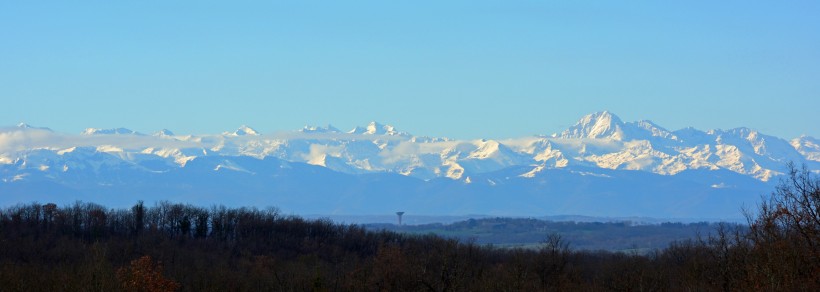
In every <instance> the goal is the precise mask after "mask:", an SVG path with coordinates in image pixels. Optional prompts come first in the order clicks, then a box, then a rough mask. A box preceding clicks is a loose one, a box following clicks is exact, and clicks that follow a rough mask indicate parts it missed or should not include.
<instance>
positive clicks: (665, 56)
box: [0, 0, 820, 138]
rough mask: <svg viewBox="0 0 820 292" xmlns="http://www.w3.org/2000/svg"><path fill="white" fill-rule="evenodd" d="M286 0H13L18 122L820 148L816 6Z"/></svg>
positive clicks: (4, 79)
mask: <svg viewBox="0 0 820 292" xmlns="http://www.w3.org/2000/svg"><path fill="white" fill-rule="evenodd" d="M125 2H128V3H125ZM268 2H273V1H3V2H0V106H2V114H0V125H13V124H16V123H19V122H26V123H29V124H32V125H35V126H46V127H50V128H52V129H55V130H58V131H61V132H69V133H77V132H80V131H81V130H82V129H84V128H86V127H97V128H112V127H128V128H131V129H134V130H137V131H141V132H146V133H151V132H153V131H156V130H159V129H161V128H169V129H171V130H173V131H175V132H177V133H182V134H185V133H194V134H196V133H199V134H202V133H218V132H222V131H226V130H232V129H235V128H236V127H238V126H239V125H241V124H247V125H250V126H252V127H254V128H256V129H257V130H259V131H261V132H276V131H283V130H295V129H298V128H301V127H302V126H303V125H305V124H311V125H325V124H328V123H332V124H333V125H335V126H337V127H339V128H342V129H344V130H346V129H348V128H352V127H353V126H355V125H364V124H366V123H367V122H368V121H371V120H376V121H380V122H383V123H389V124H393V125H394V126H396V127H397V128H398V129H399V130H403V131H408V132H411V133H414V134H419V135H430V136H448V137H453V138H480V137H486V138H507V137H519V136H525V135H532V134H551V133H553V132H557V131H560V130H562V129H563V128H565V127H567V126H570V125H571V124H573V123H574V122H575V121H576V120H577V119H578V118H579V117H580V116H582V115H584V114H587V113H591V112H595V111H600V110H610V111H612V112H614V113H616V114H618V115H619V116H620V117H621V118H622V119H623V120H625V121H634V120H640V119H649V120H653V121H655V122H656V123H658V124H660V125H662V126H665V127H667V128H669V129H670V130H675V129H679V128H682V127H686V126H694V127H696V128H699V129H703V130H707V129H712V128H723V129H728V128H733V127H738V126H748V127H751V128H755V129H758V130H760V131H762V132H764V133H768V134H772V135H776V136H781V137H784V138H793V137H796V136H797V135H800V134H808V135H811V136H814V137H820V113H818V110H819V109H820V4H818V3H820V2H817V1H713V0H712V1H589V2H586V1H554V2H548V1H321V2H320V1H289V3H280V2H276V3H268ZM291 2H297V3H291ZM328 2H331V3H328ZM545 2H546V3H545ZM582 2H583V3H582Z"/></svg>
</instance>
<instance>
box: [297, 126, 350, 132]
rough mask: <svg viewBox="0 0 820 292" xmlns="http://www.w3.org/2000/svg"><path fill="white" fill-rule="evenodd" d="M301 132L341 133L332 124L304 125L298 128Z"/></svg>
mask: <svg viewBox="0 0 820 292" xmlns="http://www.w3.org/2000/svg"><path fill="white" fill-rule="evenodd" d="M299 132H302V133H341V132H342V131H341V130H339V129H337V128H336V127H334V126H332V125H327V126H326V127H317V126H305V127H303V128H302V129H300V130H299Z"/></svg>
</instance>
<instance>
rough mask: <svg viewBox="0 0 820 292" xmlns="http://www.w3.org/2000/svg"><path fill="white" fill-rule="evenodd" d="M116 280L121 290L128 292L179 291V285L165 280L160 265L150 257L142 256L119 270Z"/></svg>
mask: <svg viewBox="0 0 820 292" xmlns="http://www.w3.org/2000/svg"><path fill="white" fill-rule="evenodd" d="M117 279H118V280H119V282H120V285H121V286H120V287H121V288H122V290H123V291H129V292H173V291H177V290H178V289H179V283H177V282H174V281H173V280H169V279H167V278H165V276H164V275H163V274H162V265H161V264H160V263H155V262H154V260H153V259H151V257H150V256H142V257H140V258H138V259H135V260H133V261H131V264H130V265H128V266H126V267H122V268H119V269H118V270H117Z"/></svg>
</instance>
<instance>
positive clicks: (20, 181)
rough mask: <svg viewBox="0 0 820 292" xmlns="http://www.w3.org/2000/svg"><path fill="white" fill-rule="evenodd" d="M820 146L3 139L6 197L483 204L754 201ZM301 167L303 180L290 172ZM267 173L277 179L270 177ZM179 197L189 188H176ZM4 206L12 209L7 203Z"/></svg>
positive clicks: (383, 132) (619, 124) (0, 182)
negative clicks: (558, 196)
mask: <svg viewBox="0 0 820 292" xmlns="http://www.w3.org/2000/svg"><path fill="white" fill-rule="evenodd" d="M818 145H820V141H818V140H817V139H815V138H812V137H806V136H803V137H799V138H795V139H793V140H791V141H787V140H784V139H781V138H778V137H773V136H769V135H765V134H762V133H759V132H757V131H755V130H752V129H748V128H737V129H730V130H709V131H701V130H697V129H693V128H686V129H681V130H677V131H669V130H667V129H665V128H663V127H661V126H659V125H657V124H655V123H653V122H651V121H637V122H624V121H622V120H621V119H620V118H619V117H618V116H616V115H615V114H613V113H610V112H606V111H604V112H599V113H593V114H590V115H587V116H584V117H582V118H581V119H580V120H579V121H578V122H577V123H576V124H575V125H573V126H572V127H570V128H568V129H567V130H565V131H563V132H561V133H560V134H553V135H551V136H545V135H542V136H533V137H522V138H515V139H508V140H485V139H479V140H451V139H447V138H431V137H424V136H414V135H411V134H408V133H406V132H400V131H398V130H396V128H395V127H393V126H390V125H384V124H380V123H377V122H371V123H369V124H368V125H367V126H364V127H356V128H354V129H353V130H351V131H349V132H343V131H340V130H339V129H337V128H335V127H333V126H330V125H328V126H327V127H314V126H305V127H304V128H303V129H301V130H298V131H292V132H288V133H277V134H269V135H263V134H260V133H258V132H257V131H255V130H254V129H252V128H250V127H247V126H242V127H240V128H239V129H237V130H236V131H233V132H225V133H222V134H219V135H176V134H174V133H173V132H171V131H169V130H165V129H163V130H161V131H159V132H157V133H155V134H154V135H142V134H139V133H137V132H135V131H132V130H128V129H125V128H118V129H108V130H102V129H94V128H89V129H87V130H86V131H84V132H83V134H82V135H68V134H60V133H55V132H53V131H51V130H48V129H47V128H36V127H31V126H28V125H20V126H17V127H7V128H0V188H6V189H14V190H17V191H19V192H25V191H26V190H33V189H37V188H39V187H34V186H46V185H47V186H52V187H55V188H57V186H60V187H70V188H77V187H80V188H82V189H93V190H94V191H95V192H97V191H100V189H99V188H101V187H103V188H104V187H105V186H109V185H117V184H118V183H123V182H130V183H134V182H133V181H132V180H137V181H138V182H139V183H138V184H140V185H144V186H146V187H150V188H159V187H160V186H162V185H166V186H169V185H174V186H176V185H177V184H176V183H174V182H173V181H174V179H177V180H179V181H188V183H187V184H185V185H187V186H188V188H190V189H197V187H196V185H197V183H196V182H198V181H199V179H198V178H197V177H199V178H203V177H207V178H209V179H210V180H213V181H214V182H216V181H222V180H223V179H228V178H230V179H237V180H238V181H235V183H237V184H239V185H243V184H246V183H247V184H251V185H253V188H252V189H254V190H257V189H258V191H264V190H265V189H266V185H268V184H267V183H265V179H270V180H273V181H276V182H277V183H280V184H281V183H283V181H282V179H283V177H289V178H290V179H291V180H294V181H296V182H298V184H301V183H304V182H306V181H316V182H318V183H327V182H321V180H316V177H311V176H312V175H319V173H321V175H322V176H327V177H333V178H332V179H330V181H336V182H338V181H339V180H353V181H357V182H361V181H362V179H361V177H366V178H372V177H374V176H376V177H386V178H389V179H388V180H387V181H397V182H405V183H406V182H412V183H410V185H413V186H414V187H412V188H410V187H408V188H409V189H414V188H415V189H418V190H426V191H425V192H427V193H436V192H439V191H441V190H438V189H436V191H431V190H432V189H434V188H435V186H437V185H439V184H444V185H446V186H448V188H451V187H453V186H458V187H454V188H456V189H455V190H454V192H468V193H469V192H472V193H476V194H485V195H486V194H489V193H495V192H497V191H498V190H499V189H502V186H505V185H506V186H507V187H505V188H509V189H507V190H508V191H510V192H512V193H516V192H521V193H530V194H532V195H533V196H535V195H536V194H538V192H539V190H540V192H541V193H544V194H547V193H551V192H553V191H554V190H557V189H562V188H566V186H557V185H554V184H556V183H560V181H561V179H559V178H560V177H563V178H564V180H565V181H564V183H566V184H573V183H593V185H586V187H582V188H580V189H572V190H571V191H568V192H569V193H567V194H565V195H572V194H574V193H573V192H576V193H575V194H576V195H580V194H581V193H584V192H587V191H589V192H591V193H595V192H604V193H612V194H624V195H627V194H629V193H630V192H631V189H629V188H630V187H634V186H629V185H624V186H621V187H624V188H625V189H609V188H611V187H613V186H612V185H611V184H610V183H608V182H610V180H609V179H610V178H614V177H620V178H624V177H629V178H630V179H635V178H640V177H643V178H647V179H651V180H652V181H646V182H643V183H645V184H646V185H648V186H651V185H654V184H656V183H658V182H661V181H662V182H663V184H666V185H670V184H677V183H680V182H682V181H688V182H692V181H696V182H698V183H693V184H694V185H697V186H699V187H700V189H699V188H698V187H687V188H684V189H685V190H688V191H692V192H699V193H710V192H716V191H717V190H720V192H722V193H726V192H731V191H732V190H733V191H735V192H737V191H740V190H748V189H747V188H746V187H744V186H742V185H739V184H738V182H739V181H742V182H743V183H745V184H749V182H753V183H751V185H752V187H750V189H752V190H757V193H754V194H753V195H754V196H755V197H756V196H759V195H760V190H759V189H755V188H759V187H761V186H765V187H767V188H768V187H770V186H771V183H770V182H773V181H776V178H777V177H778V176H780V175H782V174H784V173H785V172H786V170H787V166H786V165H787V163H788V162H794V163H796V164H798V165H800V164H803V165H806V166H807V167H809V168H810V169H812V170H815V171H817V170H820V146H818ZM264 161H276V163H273V162H271V163H273V164H271V163H267V162H264ZM263 162H264V163H263ZM294 165H298V166H299V167H297V168H298V169H300V171H299V172H289V171H288V169H290V168H293V167H294ZM270 167H276V168H277V169H278V170H277V171H276V172H273V173H272V172H271V169H270ZM319 169H321V170H322V171H321V172H317V171H318V170H319ZM311 173H313V174H311ZM716 173H720V175H714V174H716ZM270 175H274V176H275V177H276V178H275V179H274V177H270ZM552 176H555V177H552ZM251 177H252V178H253V179H250V178H251ZM397 177H403V178H406V179H409V180H405V179H396V178H397ZM217 178H219V179H217ZM591 178H595V179H591ZM259 180H261V181H259ZM626 180H628V179H626ZM157 181H161V182H162V183H156V182H157ZM249 181H252V183H251V182H249ZM365 181H367V180H365ZM377 181H381V180H380V179H378V180H377ZM225 183H230V180H229V181H226V182H225ZM293 183H295V182H290V181H288V182H287V183H286V185H290V184H293ZM370 183H372V182H368V183H367V184H364V185H357V184H355V183H354V184H353V185H356V187H353V188H354V189H355V188H363V189H377V190H378V192H385V191H387V190H392V192H397V191H396V190H395V189H394V188H399V189H402V186H385V185H380V184H376V185H377V186H381V187H374V186H373V185H368V184H370ZM382 183H384V182H382ZM451 184H454V185H451ZM663 184H661V185H663ZM699 184H700V185H699ZM209 185H210V184H209ZM616 185H620V183H618V184H616ZM661 185H658V187H661ZM602 186H608V187H606V188H603V187H602ZM177 187H181V186H176V187H173V188H171V189H174V188H177ZM267 188H271V190H273V189H275V188H276V187H274V186H267ZM647 188H648V189H651V187H647ZM183 189H184V187H183ZM489 190H491V191H489ZM406 191H407V190H402V191H400V192H398V193H404V192H406ZM656 191H658V192H663V191H662V190H656ZM294 192H295V193H299V192H301V191H298V192H297V191H294ZM647 192H649V191H647ZM385 195H387V194H385ZM680 195H681V196H688V195H687V194H683V193H681V194H680ZM493 198H495V197H493ZM371 199H372V198H371ZM495 199H499V198H495ZM704 200H705V199H704ZM433 201H435V202H440V201H436V200H433ZM706 201H708V200H705V201H704V202H706ZM0 202H9V199H8V198H6V199H3V198H2V195H0ZM465 210H466V209H465ZM478 211H479V210H476V212H478ZM599 215H600V214H599ZM623 215H630V214H623Z"/></svg>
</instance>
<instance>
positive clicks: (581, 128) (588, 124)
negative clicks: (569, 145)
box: [561, 111, 624, 140]
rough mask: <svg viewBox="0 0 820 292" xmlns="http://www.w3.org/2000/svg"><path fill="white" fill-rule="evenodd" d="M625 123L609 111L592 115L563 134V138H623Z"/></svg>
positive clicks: (586, 116)
mask: <svg viewBox="0 0 820 292" xmlns="http://www.w3.org/2000/svg"><path fill="white" fill-rule="evenodd" d="M623 124H624V123H623V121H621V118H619V117H618V116H616V115H615V114H612V113H610V112H609V111H602V112H597V113H592V114H588V115H585V116H583V117H581V119H580V120H578V122H577V123H576V124H575V125H574V126H572V127H570V128H569V129H566V130H565V131H564V132H562V133H561V138H611V139H615V140H621V139H622V138H623V136H624V135H623V129H622V128H623Z"/></svg>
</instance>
